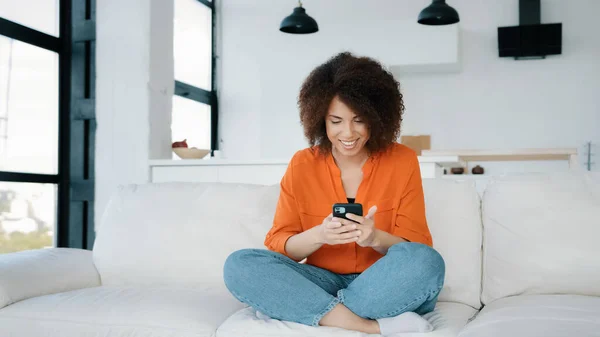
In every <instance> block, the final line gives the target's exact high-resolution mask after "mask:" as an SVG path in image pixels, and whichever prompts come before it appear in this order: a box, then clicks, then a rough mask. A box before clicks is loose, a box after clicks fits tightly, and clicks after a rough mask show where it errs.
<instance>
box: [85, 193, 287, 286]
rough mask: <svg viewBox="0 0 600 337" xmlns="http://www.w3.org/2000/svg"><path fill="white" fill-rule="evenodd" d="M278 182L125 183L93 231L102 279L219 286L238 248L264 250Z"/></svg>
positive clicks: (108, 281)
mask: <svg viewBox="0 0 600 337" xmlns="http://www.w3.org/2000/svg"><path fill="white" fill-rule="evenodd" d="M278 196H279V188H278V186H258V185H242V184H219V183H196V184H191V183H162V184H147V185H139V186H137V185H132V186H125V187H122V188H120V189H119V191H118V192H117V193H116V195H114V196H113V197H112V199H111V201H110V202H109V205H108V207H107V210H106V212H105V214H104V215H103V217H102V221H101V223H100V224H99V227H98V230H97V237H96V242H95V245H94V262H95V264H96V267H97V268H98V271H99V273H100V277H101V279H102V283H103V284H105V285H114V284H120V285H122V284H138V285H140V284H141V285H144V284H147V285H157V284H169V285H179V286H188V285H189V286H197V285H198V284H205V285H206V284H209V285H214V284H222V283H223V281H222V278H223V274H222V273H223V263H224V261H225V259H226V258H227V256H228V255H229V254H230V253H231V252H233V251H235V250H238V249H242V248H264V245H263V240H264V235H265V233H266V232H267V231H268V230H269V228H270V227H271V224H272V221H273V214H274V212H275V206H276V202H277V198H278Z"/></svg>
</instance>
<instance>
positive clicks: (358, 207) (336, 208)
mask: <svg viewBox="0 0 600 337" xmlns="http://www.w3.org/2000/svg"><path fill="white" fill-rule="evenodd" d="M332 213H333V216H334V217H335V218H341V219H348V218H346V214H347V213H351V214H356V215H360V216H362V215H363V207H362V204H356V203H355V204H333V212H332ZM348 220H350V219H348ZM350 221H353V220H350ZM354 222H356V221H354Z"/></svg>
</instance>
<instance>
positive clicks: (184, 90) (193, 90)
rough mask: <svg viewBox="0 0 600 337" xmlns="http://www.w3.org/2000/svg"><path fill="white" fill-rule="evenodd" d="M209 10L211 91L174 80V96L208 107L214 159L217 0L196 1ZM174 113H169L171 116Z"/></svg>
mask: <svg viewBox="0 0 600 337" xmlns="http://www.w3.org/2000/svg"><path fill="white" fill-rule="evenodd" d="M196 1H198V2H199V3H201V4H202V5H204V6H206V7H208V8H210V9H211V20H212V24H211V32H210V34H211V49H212V50H211V91H208V90H205V89H202V88H199V87H196V86H193V85H190V84H188V83H184V82H181V81H178V80H177V79H175V90H174V95H177V96H180V97H182V98H186V99H191V100H193V101H196V102H199V103H204V104H206V105H209V106H210V108H211V109H210V111H211V112H210V155H211V157H214V151H215V150H218V149H219V142H218V139H219V138H218V127H219V100H218V97H217V80H216V68H217V66H216V64H217V56H216V49H217V45H216V29H215V28H216V20H217V15H216V2H217V0H212V1H208V0H196ZM173 113H174V111H172V112H171V115H173Z"/></svg>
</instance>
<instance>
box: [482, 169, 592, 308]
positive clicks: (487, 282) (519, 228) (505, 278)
mask: <svg viewBox="0 0 600 337" xmlns="http://www.w3.org/2000/svg"><path fill="white" fill-rule="evenodd" d="M597 178H598V176H596V177H595V179H594V176H592V175H590V174H580V173H560V174H559V173H557V174H543V175H542V174H539V175H535V174H529V175H523V176H516V177H505V178H500V179H496V180H495V181H493V182H491V183H490V184H488V186H487V189H486V191H485V193H484V195H483V203H482V209H483V226H484V235H483V237H484V245H483V247H484V268H483V271H484V274H483V293H482V301H483V303H484V304H488V303H490V302H492V301H494V300H496V299H498V298H502V297H506V296H512V295H520V294H581V295H594V296H600V241H599V238H600V180H598V179H597Z"/></svg>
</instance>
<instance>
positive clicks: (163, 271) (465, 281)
mask: <svg viewBox="0 0 600 337" xmlns="http://www.w3.org/2000/svg"><path fill="white" fill-rule="evenodd" d="M423 185H424V192H425V199H426V204H427V205H426V209H427V218H428V223H429V227H430V230H431V232H432V236H433V240H434V246H435V248H436V249H437V250H438V251H439V252H440V253H441V254H442V256H443V257H444V259H445V261H446V266H447V268H446V270H447V272H446V281H445V286H444V289H443V290H442V293H441V294H440V300H445V301H454V302H462V303H465V304H467V305H470V306H473V307H476V308H478V307H479V306H480V300H479V298H480V297H479V296H480V289H481V288H480V284H481V269H480V268H481V222H480V221H481V220H480V219H481V218H480V214H479V209H480V202H479V197H478V196H477V192H476V190H475V187H474V186H473V184H472V183H470V182H461V183H459V182H454V181H446V180H442V179H439V180H438V179H434V180H429V179H425V180H424V183H423ZM278 197H279V186H277V185H275V186H257V185H243V184H219V183H195V184H192V183H162V184H147V185H139V186H137V185H132V186H126V187H122V188H120V189H119V191H118V193H117V194H116V195H115V196H113V198H112V199H111V201H110V203H109V205H108V207H107V210H106V212H105V214H104V216H103V217H102V221H101V223H100V224H99V226H98V231H97V237H96V244H95V246H94V261H95V263H96V266H97V268H98V271H99V273H100V276H101V278H102V283H103V284H105V285H111V284H148V285H156V284H177V285H180V286H186V285H190V286H193V285H197V284H220V283H222V270H223V263H224V261H225V259H226V258H227V256H228V255H229V254H230V253H231V252H233V251H235V250H238V249H242V248H264V245H263V241H264V236H265V234H266V233H267V231H268V230H269V228H270V227H271V224H272V220H273V214H274V212H275V206H276V203H277V198H278Z"/></svg>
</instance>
